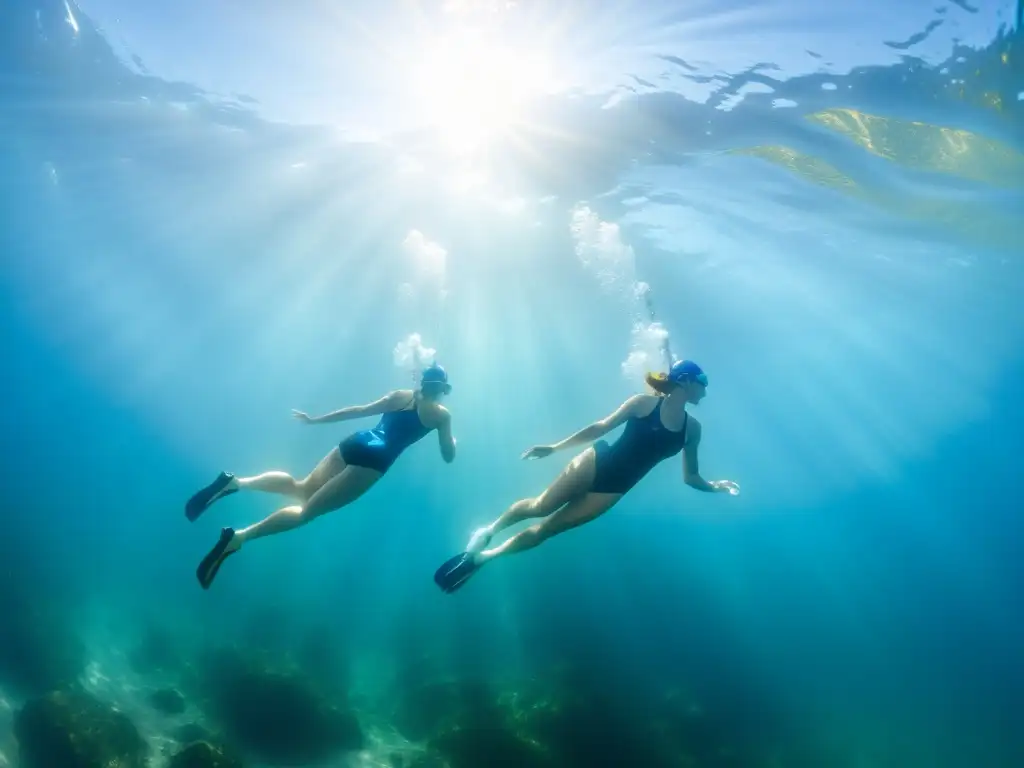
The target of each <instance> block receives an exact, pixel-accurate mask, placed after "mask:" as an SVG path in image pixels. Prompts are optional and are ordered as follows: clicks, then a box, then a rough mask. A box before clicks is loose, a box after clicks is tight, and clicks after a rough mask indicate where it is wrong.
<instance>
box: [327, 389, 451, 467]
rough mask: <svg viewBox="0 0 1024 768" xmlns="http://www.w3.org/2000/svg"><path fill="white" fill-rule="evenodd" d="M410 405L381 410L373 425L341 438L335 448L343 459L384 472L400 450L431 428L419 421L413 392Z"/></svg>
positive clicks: (347, 462)
mask: <svg viewBox="0 0 1024 768" xmlns="http://www.w3.org/2000/svg"><path fill="white" fill-rule="evenodd" d="M410 405H411V406H412V407H410V406H409V405H407V406H406V407H405V408H403V409H402V410H400V411H388V412H387V413H384V414H382V415H381V417H380V421H379V422H377V426H375V427H374V428H373V429H364V430H362V431H361V432H356V433H354V434H352V435H349V436H348V437H346V438H345V439H344V440H342V441H341V444H340V445H339V446H338V448H339V449H340V450H341V458H342V459H344V460H345V463H346V464H349V465H351V466H354V467H367V468H369V469H375V470H377V471H378V472H380V473H384V472H387V471H388V469H390V468H391V465H392V464H394V463H395V460H396V459H397V458H398V457H399V456H400V455H401V453H402V451H404V450H405V449H406V448H408V447H409V446H410V445H412V444H413V443H415V442H416V441H417V440H420V439H422V438H423V437H425V436H426V435H427V434H429V433H430V431H431V430H432V429H433V427H428V426H426V425H424V423H423V422H422V421H420V414H419V410H418V409H417V408H416V397H415V395H414V396H413V400H412V403H410Z"/></svg>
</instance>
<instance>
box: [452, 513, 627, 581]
mask: <svg viewBox="0 0 1024 768" xmlns="http://www.w3.org/2000/svg"><path fill="white" fill-rule="evenodd" d="M621 498H622V494H618V493H587V494H585V495H584V496H577V497H576V498H574V499H573V500H572V501H570V502H569V503H568V504H566V505H564V506H563V507H561V508H560V509H559V510H557V511H556V512H554V513H552V514H551V515H549V516H548V517H547V518H546V519H545V520H544V521H543V522H541V523H537V524H536V525H531V526H530V527H529V528H527V529H526V530H524V531H520V532H519V533H517V534H516V535H515V536H512V537H511V538H509V539H508V540H506V541H505V542H504V543H503V544H501V545H499V546H497V547H495V548H494V549H487V550H484V551H483V552H476V553H473V552H463V553H462V554H461V555H456V556H455V557H453V558H451V559H450V560H448V561H447V562H446V563H445V564H444V565H442V566H441V567H440V568H439V569H438V570H437V572H436V573H435V574H434V582H435V583H436V584H437V585H438V586H439V587H440V588H441V590H442V591H444V592H454V591H455V590H457V589H459V588H460V587H461V586H462V585H463V584H465V583H466V582H467V581H469V579H470V577H472V576H473V575H474V574H475V573H476V572H477V571H479V570H480V569H481V568H482V567H483V566H484V565H485V564H486V563H489V562H490V561H491V560H494V559H495V558H497V557H501V556H502V555H511V554H514V553H516V552H525V551H526V550H528V549H533V548H534V547H536V546H538V545H540V544H542V543H543V542H545V541H547V540H548V539H550V538H551V537H552V536H556V535H558V534H559V533H564V532H565V531H568V530H570V529H572V528H576V527H578V526H580V525H583V524H584V523H589V522H590V521H591V520H596V519H597V518H598V517H600V516H601V515H603V514H604V513H605V512H607V511H608V510H609V509H611V508H612V507H613V506H615V504H616V503H617V502H618V500H619V499H621Z"/></svg>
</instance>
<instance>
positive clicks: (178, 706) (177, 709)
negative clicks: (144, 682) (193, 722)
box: [149, 688, 185, 715]
mask: <svg viewBox="0 0 1024 768" xmlns="http://www.w3.org/2000/svg"><path fill="white" fill-rule="evenodd" d="M149 703H150V705H151V706H152V707H153V709H155V710H157V711H158V712H163V713H164V714H165V715H180V714H181V713H182V712H184V711H185V697H184V696H182V695H181V694H180V693H179V692H178V691H176V690H174V689H173V688H161V689H160V690H158V691H153V693H151V694H150V695H149Z"/></svg>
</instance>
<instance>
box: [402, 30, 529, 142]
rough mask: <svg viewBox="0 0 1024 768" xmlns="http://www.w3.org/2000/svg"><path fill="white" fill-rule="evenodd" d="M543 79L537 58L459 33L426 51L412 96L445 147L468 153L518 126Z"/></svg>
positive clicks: (477, 36)
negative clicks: (414, 94)
mask: <svg viewBox="0 0 1024 768" xmlns="http://www.w3.org/2000/svg"><path fill="white" fill-rule="evenodd" d="M548 79H549V72H548V67H547V63H546V61H545V58H544V57H543V56H542V55H540V54H539V53H537V52H527V51H522V50H513V49H511V48H508V47H507V46H505V45H503V44H502V43H500V42H497V41H495V40H489V39H485V37H484V36H483V35H482V34H481V33H479V32H473V31H462V32H460V33H458V34H453V35H450V36H447V37H444V38H441V39H438V40H436V41H435V42H434V44H433V45H432V46H431V47H430V48H429V49H428V50H427V51H426V53H425V54H424V56H423V58H422V59H421V60H420V61H419V62H418V65H417V71H416V92H417V95H418V96H419V98H420V99H422V101H423V103H424V108H425V110H426V114H427V116H428V118H429V120H430V122H431V124H432V125H434V126H435V127H436V128H437V129H438V130H439V131H440V133H441V135H442V137H443V138H444V140H445V141H446V142H447V143H448V144H449V145H450V146H451V148H452V149H455V150H458V151H462V152H469V151H472V150H474V149H476V148H478V147H480V146H481V145H483V144H486V143H487V142H488V141H489V140H491V139H493V138H494V137H496V136H498V135H500V134H502V133H503V132H505V131H507V130H509V129H510V128H511V127H513V126H514V125H515V124H516V123H518V122H521V121H522V120H523V119H524V118H525V113H526V110H527V108H528V106H529V101H530V100H531V99H532V98H534V97H536V96H537V95H539V94H540V93H542V92H543V91H544V90H545V89H546V88H547V85H548Z"/></svg>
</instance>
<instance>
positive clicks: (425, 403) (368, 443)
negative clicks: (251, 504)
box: [185, 365, 455, 589]
mask: <svg viewBox="0 0 1024 768" xmlns="http://www.w3.org/2000/svg"><path fill="white" fill-rule="evenodd" d="M451 390H452V388H451V385H450V384H449V383H448V375H447V374H446V373H445V371H444V369H443V368H442V367H441V366H439V365H432V366H430V367H429V368H427V369H426V370H425V371H423V375H422V377H421V380H420V388H419V390H409V389H402V390H397V391H395V392H390V393H388V394H387V395H384V397H382V398H380V399H379V400H377V401H375V402H372V403H369V404H367V405H355V406H350V407H348V408H342V409H341V410H338V411H334V412H333V413H328V414H326V415H324V416H307V415H306V414H305V413H302V412H301V411H294V414H295V418H297V419H298V420H299V421H302V422H304V423H306V424H327V423H329V422H334V421H347V420H349V419H355V418H359V417H361V416H375V415H377V414H380V415H381V416H380V421H379V422H378V424H377V426H375V427H374V428H373V429H366V430H362V431H360V432H355V433H353V434H351V435H349V436H348V437H346V438H345V439H344V440H343V441H342V442H341V444H340V445H338V446H337V447H336V448H334V450H332V451H331V452H330V453H329V454H327V456H326V457H325V458H324V459H323V460H322V461H321V462H320V463H319V464H318V465H317V466H316V469H314V470H313V471H312V472H310V473H309V475H307V476H306V478H305V479H304V480H295V479H294V478H293V477H292V476H291V475H289V474H287V473H286V472H264V473H263V474H262V475H257V476H256V477H245V478H236V477H235V476H234V475H232V474H230V473H228V472H221V473H220V475H218V476H217V479H216V480H214V481H213V482H212V483H210V484H209V485H208V486H206V487H205V488H203V489H202V490H201V491H199V492H198V493H196V494H195V495H194V496H193V497H192V498H191V499H189V501H188V503H187V504H186V505H185V516H186V517H187V518H188V519H189V520H192V521H195V520H196V519H197V518H198V517H199V516H200V515H201V514H202V513H203V512H205V511H206V510H207V509H208V508H209V506H210V505H211V504H213V502H215V501H217V499H220V498H223V497H224V496H228V495H230V494H232V493H236V492H237V491H240V490H243V489H245V490H253V491H265V492H267V493H279V494H283V495H285V496H291V497H292V498H294V499H296V500H297V501H298V502H299V503H298V504H295V505H292V506H288V507H283V508H282V509H279V510H277V511H276V512H274V513H273V514H272V515H270V516H269V517H268V518H266V519H265V520H263V521H261V522H259V523H256V524H255V525H251V526H249V527H248V528H243V529H242V530H240V531H236V530H233V529H232V528H224V529H223V530H222V531H221V534H220V540H219V541H218V542H217V544H216V545H215V546H214V547H213V549H211V550H210V552H209V554H207V555H206V557H204V558H203V561H202V562H201V563H200V564H199V568H198V569H197V570H196V576H198V577H199V583H200V584H201V585H202V586H203V589H208V588H209V587H210V584H211V583H212V582H213V578H214V576H216V575H217V571H218V569H219V568H220V566H221V563H223V562H224V560H225V559H226V558H227V557H228V555H231V554H234V553H235V552H237V551H238V550H239V549H240V548H241V547H242V545H243V544H245V543H246V542H249V541H252V540H253V539H258V538H261V537H263V536H272V535H274V534H275V533H283V532H284V531H290V530H292V529H293V528H298V527H299V526H301V525H305V524H306V523H308V522H309V521H310V520H313V519H314V518H317V517H319V516H320V515H322V514H324V513H325V512H333V511H334V510H336V509H340V508H341V507H344V506H345V505H347V504H351V503H352V502H353V501H355V500H356V499H358V498H359V497H360V496H362V495H363V494H364V493H366V492H367V491H368V490H369V489H370V488H371V487H372V486H373V485H374V483H376V482H377V481H378V480H380V479H381V477H383V476H384V473H385V472H387V471H388V469H389V468H390V467H391V465H392V464H394V463H395V460H396V459H397V458H398V457H399V455H400V454H401V453H402V451H404V450H405V449H406V448H408V447H409V446H410V445H412V444H413V443H415V442H416V441H417V440H419V439H421V438H423V437H425V436H426V435H427V434H429V433H430V432H431V431H432V430H434V429H436V430H437V437H438V442H439V443H440V447H441V456H442V457H443V458H444V460H445V461H446V462H449V463H450V462H451V461H453V460H454V459H455V438H454V437H453V436H452V424H451V414H450V413H449V412H448V409H446V408H445V407H444V406H443V405H441V403H440V400H441V398H442V397H443V396H444V395H447V394H448V393H450V392H451Z"/></svg>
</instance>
